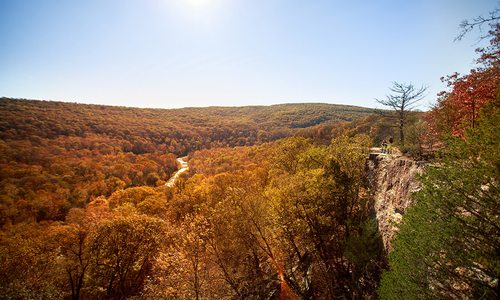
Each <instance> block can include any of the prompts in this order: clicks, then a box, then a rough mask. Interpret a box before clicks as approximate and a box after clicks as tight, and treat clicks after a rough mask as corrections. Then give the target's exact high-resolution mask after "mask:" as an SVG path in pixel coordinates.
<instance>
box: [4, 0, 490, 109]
mask: <svg viewBox="0 0 500 300" xmlns="http://www.w3.org/2000/svg"><path fill="white" fill-rule="evenodd" d="M496 5H498V2H497V1H496V0H418V1H403V0H357V1H356V0H353V1H341V0H330V1H322V0H302V1H296V0H134V1H132V0H85V1H76V0H73V1H71V0H66V1H63V0H33V1H30V0H12V1H10V0H0V41H1V42H0V96H7V97H19V98H29V99H46V100H60V101H71V102H81V103H100V104H110V105H122V106H136V107H163V108H173V107H186V106H211V105H224V106H240V105H260V104H265V105H267V104H275V103H289V102H326V103H340V104H352V105H360V106H368V107H376V106H379V105H377V104H376V102H375V101H374V98H381V97H384V95H385V94H386V93H387V91H388V88H389V86H390V85H391V82H392V81H399V82H410V81H411V82H413V83H415V84H417V85H419V84H424V85H427V86H429V95H428V96H427V98H426V99H425V101H423V102H422V106H421V108H422V109H426V107H427V106H428V105H429V103H433V102H434V101H435V99H436V96H435V94H436V93H437V92H439V91H440V90H442V89H444V88H445V86H444V85H443V84H442V83H441V82H440V80H439V78H440V77H441V76H444V75H447V74H450V73H452V72H455V71H458V72H461V73H465V72H468V71H469V70H470V69H471V68H472V67H473V60H474V58H475V57H476V55H475V53H474V49H475V48H476V47H478V46H479V45H481V44H477V41H476V37H477V36H478V34H477V33H474V34H472V35H470V36H468V37H467V38H465V39H464V40H463V41H461V42H453V38H454V37H455V36H456V34H457V33H458V31H459V30H458V25H459V23H460V21H462V20H464V19H470V18H473V17H476V16H478V15H486V14H487V13H488V12H489V11H491V10H493V9H494V8H495V6H496Z"/></svg>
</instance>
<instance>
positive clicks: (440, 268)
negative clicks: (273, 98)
mask: <svg viewBox="0 0 500 300" xmlns="http://www.w3.org/2000/svg"><path fill="white" fill-rule="evenodd" d="M492 16H495V18H493V19H491V20H489V19H488V20H483V23H484V24H483V25H488V26H490V27H491V28H490V31H489V33H488V34H487V35H486V36H485V37H483V39H487V40H488V41H489V44H488V45H487V46H486V47H483V48H480V49H478V51H477V61H476V62H475V67H474V69H473V70H471V71H470V72H469V73H467V74H458V73H454V74H449V75H446V74H443V75H444V77H443V78H442V81H443V82H444V83H445V86H446V88H445V90H444V91H443V92H441V93H440V94H439V95H438V96H437V99H436V100H435V101H434V104H433V107H432V108H430V109H429V110H427V111H423V110H418V109H415V107H413V106H412V104H414V103H416V102H417V101H420V100H421V99H422V98H423V95H424V94H425V92H426V89H427V88H426V87H425V86H418V85H414V84H412V83H400V82H394V83H393V85H392V86H391V87H389V92H388V96H387V99H378V100H377V101H379V103H381V104H382V105H383V107H382V108H381V109H372V108H365V107H359V106H349V105H334V104H323V103H304V104H279V105H269V106H241V107H223V106H210V107H204V108H198V107H192V108H181V109H152V108H151V109H147V108H131V107H120V106H106V105H94V104H79V103H70V102H58V101H41V100H28V99H15V98H7V97H4V98H0V228H1V230H0V298H1V299H72V300H78V299H377V298H380V299H498V297H499V296H500V287H499V279H500V269H499V265H500V256H499V253H500V236H499V233H500V214H499V207H500V205H499V192H498V188H499V174H500V161H499V159H500V153H499V150H500V145H499V143H500V136H499V134H500V128H499V125H500V110H499V105H500V102H499V99H500V88H499V83H500V72H499V67H500V66H499V55H500V48H499V45H500V26H499V25H498V16H497V15H494V14H492ZM465 25H467V24H465ZM469 25H471V26H472V27H474V26H476V25H474V24H469ZM464 28H465V29H467V27H466V26H464ZM181 157H183V158H184V160H185V161H186V162H187V168H188V169H187V171H185V172H183V173H182V174H180V175H178V177H175V180H173V181H171V182H173V183H172V184H171V185H167V184H166V183H167V182H168V181H169V179H171V178H172V177H173V176H174V174H175V173H176V172H177V171H178V170H179V169H181V167H182V165H181V164H180V162H179V160H178V158H181ZM374 157H376V159H378V160H377V164H380V165H378V167H379V169H378V170H379V171H378V172H381V173H377V174H385V175H383V176H384V178H382V179H380V180H386V178H387V177H393V176H395V175H394V174H387V173H383V172H385V171H386V169H383V168H382V167H380V166H382V165H383V164H389V163H391V162H394V161H396V160H397V159H404V160H405V161H410V162H412V163H413V162H415V163H418V164H420V165H424V166H425V168H424V169H425V171H423V172H422V174H420V175H419V176H418V178H416V179H415V180H417V181H418V182H419V183H418V184H419V189H418V190H417V191H415V193H413V194H412V196H411V199H410V200H408V201H409V202H411V205H410V207H408V209H407V210H406V211H399V210H397V211H395V212H392V213H393V215H394V216H395V219H394V220H395V221H394V222H393V223H391V224H389V225H390V226H395V227H397V230H396V231H395V237H394V239H393V240H392V241H391V246H390V247H389V248H388V247H385V246H384V241H383V238H382V235H383V234H384V233H383V232H381V230H380V228H381V226H380V222H381V219H380V218H379V214H380V211H378V208H377V207H378V206H376V205H375V202H376V200H375V197H374V195H375V194H376V193H378V192H380V191H379V190H378V188H379V186H377V185H373V183H372V182H373V180H372V181H370V178H372V179H373V177H374V176H375V175H374V174H371V173H370V169H369V168H368V167H367V161H368V160H369V159H370V158H372V159H373V158H374ZM375 167H377V166H375ZM404 167H405V166H404V164H403V163H401V165H400V169H401V172H402V173H404V172H405V169H404ZM406 185H410V183H406ZM390 188H391V187H389V188H388V193H389V192H391V191H392V190H391V191H389V189H390ZM384 192H386V191H384ZM377 205H380V203H378V204H377ZM382 206H383V204H382ZM391 222H392V221H391ZM389 225H388V226H389ZM388 249H390V251H388Z"/></svg>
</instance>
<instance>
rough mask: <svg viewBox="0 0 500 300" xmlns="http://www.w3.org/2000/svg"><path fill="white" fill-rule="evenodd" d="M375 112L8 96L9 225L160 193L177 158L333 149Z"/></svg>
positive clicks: (4, 106)
mask: <svg viewBox="0 0 500 300" xmlns="http://www.w3.org/2000/svg"><path fill="white" fill-rule="evenodd" d="M370 113H371V111H370V110H369V109H366V108H360V107H351V106H342V105H328V104H285V105H275V106H268V107H266V106H261V107H259V106H255V107H210V108H185V109H170V110H167V109H138V108H125V107H110V106H100V105H83V104H72V103H60V102H48V101H30V100H14V99H6V98H3V99H1V100H0V114H1V115H2V119H1V120H0V138H1V139H0V165H1V169H2V172H1V174H0V191H1V193H0V195H1V196H0V197H1V198H2V201H1V204H0V205H1V211H0V225H5V224H7V223H14V224H15V223H20V222H26V221H38V222H39V221H43V220H64V218H65V216H66V214H67V213H68V211H69V209H70V208H72V207H83V206H85V205H86V204H87V203H88V202H89V201H91V200H92V199H93V198H95V197H98V196H101V195H102V196H106V197H107V196H109V195H111V193H113V192H114V191H116V190H121V189H124V188H128V187H134V186H142V185H148V186H152V187H155V186H161V185H162V184H164V183H165V181H167V180H168V179H169V178H170V176H171V175H172V173H173V172H174V171H175V170H176V169H177V163H176V161H175V158H176V156H178V155H183V154H186V153H188V152H190V151H193V150H196V149H203V148H212V147H220V146H224V147H225V146H238V145H239V146H243V145H252V144H256V143H262V142H266V141H271V140H276V139H278V138H282V137H286V136H290V135H295V134H308V135H326V140H327V141H328V140H329V139H330V137H331V134H332V128H335V127H337V126H339V123H342V122H345V121H348V120H353V119H359V118H361V117H363V116H367V115H369V114H370ZM314 125H316V126H314ZM318 126H326V127H321V129H318V128H317V127H318Z"/></svg>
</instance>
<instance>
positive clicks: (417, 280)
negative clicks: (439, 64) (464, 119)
mask: <svg viewBox="0 0 500 300" xmlns="http://www.w3.org/2000/svg"><path fill="white" fill-rule="evenodd" d="M478 125H479V126H478V127H476V128H474V129H471V130H469V131H468V132H467V133H466V135H465V139H464V140H462V139H457V138H455V139H453V140H451V141H450V144H449V146H448V148H447V149H446V150H444V152H443V153H442V160H441V162H440V164H439V167H435V168H432V167H430V168H429V170H428V171H427V173H426V174H425V176H424V177H423V178H422V183H423V186H424V187H423V189H422V190H421V191H420V192H418V193H417V194H416V197H415V200H416V204H415V205H414V206H413V207H411V208H410V209H409V210H408V212H407V214H406V215H405V216H404V218H403V224H402V226H401V228H400V232H399V234H398V235H397V237H396V239H395V240H394V243H393V246H394V250H393V252H392V253H391V254H390V256H389V263H390V271H388V272H386V273H384V275H383V279H382V283H381V287H380V295H381V297H382V299H411V298H452V297H453V298H464V297H465V298H480V299H498V297H499V296H500V293H499V278H500V268H499V266H500V237H499V234H498V233H499V232H500V216H499V205H498V204H499V191H498V185H499V179H500V178H499V171H500V126H499V125H500V110H499V107H498V103H496V104H493V103H492V104H490V105H488V106H487V107H485V109H483V111H482V115H481V117H480V119H479V124H478Z"/></svg>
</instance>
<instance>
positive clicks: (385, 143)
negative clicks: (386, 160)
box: [382, 139, 387, 153]
mask: <svg viewBox="0 0 500 300" xmlns="http://www.w3.org/2000/svg"><path fill="white" fill-rule="evenodd" d="M382 153H387V141H386V140H385V139H384V140H383V141H382Z"/></svg>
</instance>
